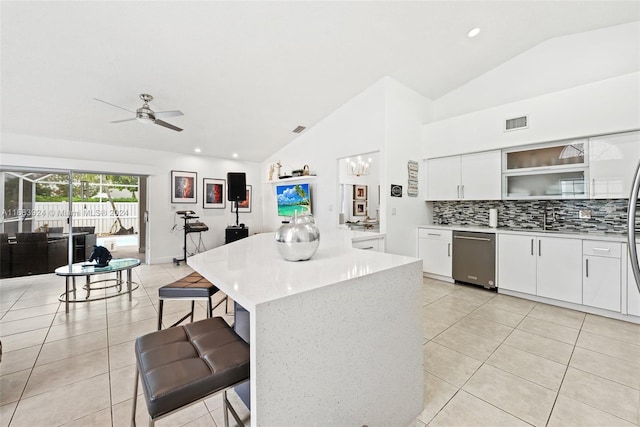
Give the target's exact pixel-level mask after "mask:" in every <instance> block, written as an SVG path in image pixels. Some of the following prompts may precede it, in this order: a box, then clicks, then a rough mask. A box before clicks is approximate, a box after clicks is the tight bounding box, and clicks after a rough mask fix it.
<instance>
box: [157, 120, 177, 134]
mask: <svg viewBox="0 0 640 427" xmlns="http://www.w3.org/2000/svg"><path fill="white" fill-rule="evenodd" d="M153 123H155V124H157V125H160V126H164V127H166V128H169V129H173V130H175V131H178V132H182V129H180V128H179V127H177V126H174V125H172V124H170V123H167V122H163V121H162V120H158V119H156V120H155V121H154V122H153Z"/></svg>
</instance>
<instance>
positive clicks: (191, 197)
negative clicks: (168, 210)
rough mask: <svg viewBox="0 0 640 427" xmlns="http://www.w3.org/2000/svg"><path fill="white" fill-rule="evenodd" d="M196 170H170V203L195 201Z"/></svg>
mask: <svg viewBox="0 0 640 427" xmlns="http://www.w3.org/2000/svg"><path fill="white" fill-rule="evenodd" d="M197 179H198V174H197V173H196V172H185V171H171V203H196V202H197V198H198V196H196V194H197V193H196V180H197Z"/></svg>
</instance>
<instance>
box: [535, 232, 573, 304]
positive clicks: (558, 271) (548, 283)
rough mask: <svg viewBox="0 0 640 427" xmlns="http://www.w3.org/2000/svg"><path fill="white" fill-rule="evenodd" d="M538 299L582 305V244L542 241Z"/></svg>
mask: <svg viewBox="0 0 640 427" xmlns="http://www.w3.org/2000/svg"><path fill="white" fill-rule="evenodd" d="M537 246H538V247H537V248H536V249H537V252H538V265H537V277H538V281H537V290H538V296H541V297H547V298H553V299H557V300H560V301H567V302H573V303H576V304H582V242H581V241H580V240H577V239H562V238H552V237H539V238H538V245H537Z"/></svg>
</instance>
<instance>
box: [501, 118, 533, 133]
mask: <svg viewBox="0 0 640 427" xmlns="http://www.w3.org/2000/svg"><path fill="white" fill-rule="evenodd" d="M528 127H529V117H528V116H521V117H514V118H512V119H507V120H505V121H504V131H505V132H508V131H511V130H520V129H526V128H528Z"/></svg>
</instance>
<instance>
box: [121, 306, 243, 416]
mask: <svg viewBox="0 0 640 427" xmlns="http://www.w3.org/2000/svg"><path fill="white" fill-rule="evenodd" d="M135 352H136V376H135V386H134V391H133V412H132V416H131V425H132V426H135V418H136V400H137V396H138V376H139V377H140V383H141V384H142V388H143V391H144V397H145V399H146V403H147V410H148V412H149V425H150V426H153V425H154V423H155V421H156V420H158V419H160V418H163V417H165V416H167V415H170V414H171V413H173V412H175V411H177V410H179V409H182V408H183V407H185V406H188V405H191V404H194V403H198V402H200V401H202V400H204V399H206V398H208V397H210V396H211V395H212V394H215V393H218V392H220V391H222V392H223V398H222V402H223V411H224V425H225V426H228V425H229V419H228V413H227V412H231V415H233V417H234V418H235V420H236V422H237V423H238V424H239V425H244V424H243V423H242V421H241V420H240V417H239V416H238V414H237V413H236V411H235V410H234V409H233V407H232V406H231V405H230V404H229V400H228V399H227V390H228V389H229V388H231V387H234V386H236V385H238V384H240V383H243V382H245V381H247V380H248V379H249V344H247V343H246V342H245V341H244V340H243V339H242V338H240V336H238V335H237V334H236V333H235V331H234V330H233V329H232V328H231V327H230V326H229V325H228V324H227V322H225V321H224V319H222V318H221V317H213V318H209V319H204V320H200V321H197V322H194V323H188V324H186V325H183V326H178V327H175V328H169V329H164V330H161V331H156V332H152V333H150V334H147V335H144V336H141V337H139V338H138V339H136V343H135Z"/></svg>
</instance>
